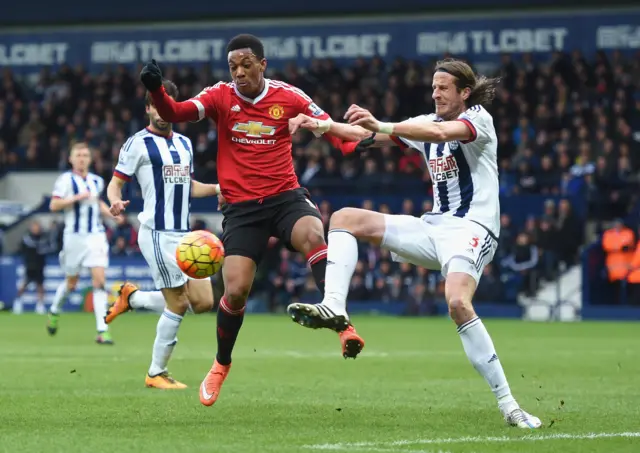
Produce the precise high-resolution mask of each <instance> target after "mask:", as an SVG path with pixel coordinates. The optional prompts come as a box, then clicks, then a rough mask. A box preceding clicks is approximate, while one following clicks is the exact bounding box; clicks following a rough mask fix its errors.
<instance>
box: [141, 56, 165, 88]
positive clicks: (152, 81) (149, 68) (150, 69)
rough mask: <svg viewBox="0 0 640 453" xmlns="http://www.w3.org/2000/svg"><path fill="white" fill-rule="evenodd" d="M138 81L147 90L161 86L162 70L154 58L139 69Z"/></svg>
mask: <svg viewBox="0 0 640 453" xmlns="http://www.w3.org/2000/svg"><path fill="white" fill-rule="evenodd" d="M140 81H141V82H142V84H143V85H144V86H145V88H146V89H147V90H149V91H156V90H158V89H159V88H160V87H161V86H162V71H160V67H159V66H158V63H156V60H151V63H147V64H146V65H144V67H143V68H142V71H140Z"/></svg>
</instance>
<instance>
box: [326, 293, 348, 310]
mask: <svg viewBox="0 0 640 453" xmlns="http://www.w3.org/2000/svg"><path fill="white" fill-rule="evenodd" d="M322 305H324V306H325V307H327V308H329V309H330V310H331V311H333V312H334V313H337V314H345V313H346V312H347V307H346V304H345V303H344V302H343V301H341V300H338V299H336V298H333V297H327V296H325V298H324V300H323V301H322Z"/></svg>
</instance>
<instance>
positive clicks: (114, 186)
mask: <svg viewBox="0 0 640 453" xmlns="http://www.w3.org/2000/svg"><path fill="white" fill-rule="evenodd" d="M125 184H126V181H125V180H124V179H121V178H119V177H117V176H114V177H113V178H111V181H109V185H108V186H107V198H108V199H109V203H111V207H110V208H109V212H110V213H111V215H113V216H118V215H120V214H122V213H123V212H124V211H126V209H127V206H129V203H130V201H129V200H127V201H123V200H122V188H123V187H124V185H125Z"/></svg>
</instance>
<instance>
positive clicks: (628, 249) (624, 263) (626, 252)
mask: <svg viewBox="0 0 640 453" xmlns="http://www.w3.org/2000/svg"><path fill="white" fill-rule="evenodd" d="M635 245H636V238H635V235H634V233H633V230H632V229H631V228H629V227H627V226H626V225H625V224H624V222H623V221H622V220H621V219H616V220H615V221H614V223H613V227H612V228H610V229H608V230H606V231H605V232H604V234H603V235H602V249H603V250H604V252H605V265H606V268H607V276H608V278H609V282H611V283H612V284H613V287H614V293H615V297H614V300H615V301H619V299H620V291H621V285H620V283H621V282H622V281H623V280H625V279H626V278H627V275H628V273H629V268H630V266H631V260H632V259H633V255H634V253H633V252H634V248H635Z"/></svg>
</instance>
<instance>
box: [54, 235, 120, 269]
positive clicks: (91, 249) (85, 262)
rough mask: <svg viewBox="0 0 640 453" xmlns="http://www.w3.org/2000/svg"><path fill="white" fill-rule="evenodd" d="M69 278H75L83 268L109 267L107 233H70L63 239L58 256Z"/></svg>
mask: <svg viewBox="0 0 640 453" xmlns="http://www.w3.org/2000/svg"><path fill="white" fill-rule="evenodd" d="M58 259H59V261H60V266H61V267H62V269H63V270H64V273H65V275H66V276H67V277H75V276H77V275H79V274H80V271H81V270H82V269H83V268H88V269H91V268H94V267H103V268H107V267H109V242H108V241H107V235H106V234H105V233H87V234H79V233H68V234H65V235H64V237H63V238H62V251H61V252H60V254H59V255H58Z"/></svg>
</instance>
